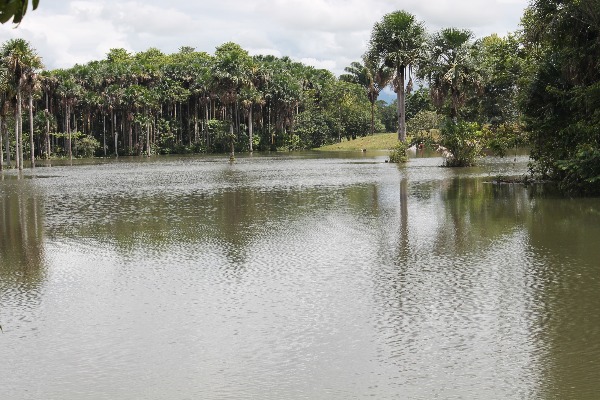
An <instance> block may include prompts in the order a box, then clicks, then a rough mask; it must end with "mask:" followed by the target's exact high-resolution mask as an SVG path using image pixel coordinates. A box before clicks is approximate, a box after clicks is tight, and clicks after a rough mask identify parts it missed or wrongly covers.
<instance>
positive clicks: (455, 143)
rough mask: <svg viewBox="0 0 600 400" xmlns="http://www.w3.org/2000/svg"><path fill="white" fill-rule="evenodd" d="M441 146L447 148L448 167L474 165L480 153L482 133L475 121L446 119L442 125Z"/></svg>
mask: <svg viewBox="0 0 600 400" xmlns="http://www.w3.org/2000/svg"><path fill="white" fill-rule="evenodd" d="M441 135H442V146H444V147H446V148H447V149H448V152H449V153H450V156H449V157H448V158H446V166H448V167H468V166H471V165H475V162H476V160H477V158H478V157H480V156H481V155H482V150H483V139H484V134H483V132H482V130H481V128H480V126H479V124H477V123H476V122H466V121H452V120H447V121H446V122H445V123H444V125H443V126H442V130H441Z"/></svg>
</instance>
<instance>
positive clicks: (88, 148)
mask: <svg viewBox="0 0 600 400" xmlns="http://www.w3.org/2000/svg"><path fill="white" fill-rule="evenodd" d="M77 133H79V132H77ZM77 136H79V135H75V137H76V141H74V143H73V144H74V147H75V148H74V149H73V151H74V152H75V154H77V156H78V157H83V158H90V157H94V155H95V154H96V150H98V149H99V148H100V142H99V141H98V140H96V139H95V138H93V137H91V136H88V135H85V136H80V137H77Z"/></svg>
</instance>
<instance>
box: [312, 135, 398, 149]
mask: <svg viewBox="0 0 600 400" xmlns="http://www.w3.org/2000/svg"><path fill="white" fill-rule="evenodd" d="M396 143H398V134H397V133H376V134H375V135H373V136H365V137H359V138H356V139H355V140H346V139H342V142H341V143H334V144H330V145H327V146H322V147H319V148H318V149H315V150H319V151H362V150H363V149H365V150H389V149H390V148H392V147H394V146H395V145H396Z"/></svg>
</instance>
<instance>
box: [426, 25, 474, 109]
mask: <svg viewBox="0 0 600 400" xmlns="http://www.w3.org/2000/svg"><path fill="white" fill-rule="evenodd" d="M472 38H473V33H472V32H471V31H469V30H465V29H456V28H445V29H442V30H441V31H439V32H437V33H435V34H434V35H433V36H432V37H431V38H430V40H429V44H428V54H427V56H426V58H425V59H424V61H423V63H422V65H421V68H420V69H419V76H420V77H421V78H422V79H425V80H426V81H427V83H428V85H429V88H430V91H431V99H432V101H433V104H434V105H435V106H436V107H437V108H438V109H439V110H440V112H441V113H443V114H444V115H446V116H448V117H450V118H458V117H459V116H460V110H461V108H462V107H463V106H464V104H465V103H466V101H467V100H468V99H469V96H470V95H473V94H474V92H476V91H478V90H479V88H480V87H481V80H482V78H481V72H480V66H479V63H478V62H477V60H476V58H475V47H474V45H473V42H472Z"/></svg>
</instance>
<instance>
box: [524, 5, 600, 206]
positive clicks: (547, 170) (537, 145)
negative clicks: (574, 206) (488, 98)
mask: <svg viewBox="0 0 600 400" xmlns="http://www.w3.org/2000/svg"><path fill="white" fill-rule="evenodd" d="M599 10H600V2H598V1H597V0H585V1H575V0H568V1H562V0H560V1H559V0H543V1H542V0H539V1H535V2H532V3H531V5H530V7H529V8H528V9H527V10H526V13H525V15H524V17H523V19H522V25H523V27H524V31H523V44H524V47H525V49H526V51H527V57H528V59H527V65H528V68H527V69H525V74H526V78H527V79H526V83H527V85H526V86H525V88H524V92H523V96H522V103H521V107H522V110H523V114H524V121H525V124H526V129H527V130H528V131H529V132H530V137H531V145H532V149H531V158H532V160H533V163H532V164H531V172H532V173H533V174H534V175H537V176H540V177H542V178H550V179H554V180H557V181H559V183H560V184H561V186H562V187H563V188H565V189H568V190H570V191H572V192H573V191H580V192H582V193H586V194H587V193H593V192H598V189H597V180H596V176H597V167H596V165H597V164H594V162H596V163H597V160H598V158H597V151H598V148H599V147H600V129H598V127H599V126H600V111H599V110H600V63H599V62H598V60H600V22H599V21H600V18H599V17H600V11H599Z"/></svg>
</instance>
